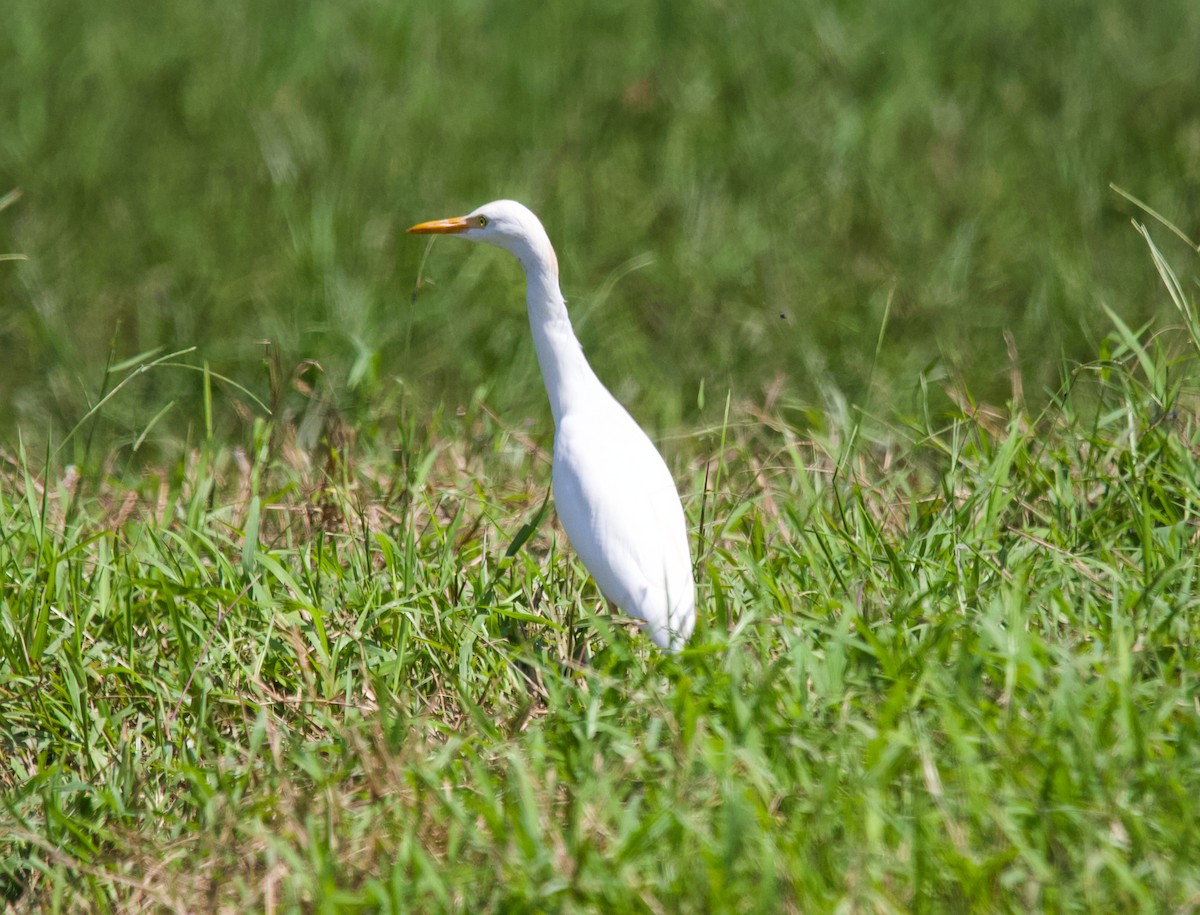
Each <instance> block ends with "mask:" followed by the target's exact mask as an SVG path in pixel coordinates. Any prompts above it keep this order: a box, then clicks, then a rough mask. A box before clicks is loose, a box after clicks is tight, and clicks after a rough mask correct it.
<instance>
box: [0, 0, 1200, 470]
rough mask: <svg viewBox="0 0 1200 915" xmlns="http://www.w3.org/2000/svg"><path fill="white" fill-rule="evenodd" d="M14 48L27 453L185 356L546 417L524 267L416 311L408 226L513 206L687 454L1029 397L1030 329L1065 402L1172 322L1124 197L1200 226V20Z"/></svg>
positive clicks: (101, 15)
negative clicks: (980, 401) (1118, 352)
mask: <svg viewBox="0 0 1200 915" xmlns="http://www.w3.org/2000/svg"><path fill="white" fill-rule="evenodd" d="M4 21H5V28H4V29H3V30H0V123H2V124H4V125H5V128H4V131H3V134H4V135H3V138H2V139H0V194H2V193H6V192H7V191H8V190H9V189H10V188H13V187H19V188H21V189H22V191H23V192H24V196H23V197H22V199H21V200H20V201H19V202H18V203H17V204H16V205H15V206H13V207H11V208H10V209H8V210H5V211H4V212H3V213H0V251H17V252H23V253H25V254H27V255H29V257H30V260H29V261H27V262H22V263H18V264H4V265H0V301H3V302H4V304H5V310H4V317H3V319H2V320H0V343H3V345H4V347H5V351H6V353H7V356H6V360H5V363H6V364H5V366H4V367H2V368H0V429H2V430H5V431H6V433H8V434H7V435H6V438H9V437H10V436H11V431H12V430H13V429H14V427H16V426H18V425H19V426H20V428H21V429H22V432H23V434H24V435H25V436H26V437H27V438H33V437H37V438H39V439H42V438H44V437H45V436H46V435H47V434H48V433H53V434H56V435H58V436H61V435H62V434H63V432H64V431H65V429H67V428H70V426H71V425H72V424H73V423H74V422H75V421H76V419H77V418H78V417H79V416H80V415H82V414H83V413H85V412H86V411H87V409H88V408H89V406H90V405H91V403H92V402H94V400H95V398H96V396H97V395H96V391H97V389H98V387H99V385H100V381H101V379H102V378H103V377H104V369H105V366H106V365H107V364H108V363H109V362H110V361H121V360H123V359H128V358H132V357H133V356H136V355H138V354H140V353H143V352H146V351H150V350H152V349H155V348H158V347H161V348H162V349H161V351H162V352H170V351H175V350H179V349H183V348H185V347H189V346H196V347H198V352H199V354H200V356H199V358H202V359H206V360H208V361H209V363H210V364H211V365H212V367H213V370H214V371H216V372H219V373H221V374H223V375H226V376H229V377H232V378H235V379H237V380H239V381H241V382H242V383H244V384H246V385H248V386H251V387H252V389H253V390H254V391H255V392H256V393H257V394H258V395H259V396H260V397H262V398H263V399H264V400H266V401H268V403H271V405H272V406H278V407H279V408H281V409H283V410H288V409H296V408H298V403H299V401H298V399H297V398H296V396H295V395H294V394H293V393H292V392H291V391H290V388H289V386H288V384H287V381H288V379H289V378H290V375H291V372H292V370H293V368H294V367H296V366H298V365H301V364H304V361H305V360H315V361H316V362H317V363H319V364H320V366H321V367H322V369H323V370H324V372H325V373H326V377H327V378H328V380H329V383H330V385H331V386H332V388H333V390H335V391H337V393H338V399H339V405H340V406H341V408H342V409H343V410H344V411H345V412H346V414H347V415H348V416H350V417H351V418H352V419H353V420H354V421H355V422H356V423H357V422H360V421H362V420H363V419H364V418H365V417H368V416H370V415H371V414H372V413H373V412H375V409H374V405H375V404H376V403H377V402H378V401H379V400H380V399H381V398H383V397H385V396H387V395H386V392H387V389H388V388H390V387H391V386H392V385H393V384H395V383H396V379H401V380H402V382H403V383H404V384H405V385H407V386H408V387H409V388H410V389H411V390H412V392H413V396H414V397H418V398H421V402H422V403H423V404H425V405H426V406H432V405H433V404H436V403H438V402H447V403H450V404H453V405H455V406H457V405H459V404H464V403H466V402H468V401H469V400H470V399H471V396H472V394H473V393H474V392H475V391H476V390H477V389H478V388H480V387H481V386H487V387H488V388H490V389H491V390H492V391H494V392H496V393H497V395H499V396H500V397H502V399H503V402H504V403H505V404H506V405H507V406H508V410H506V413H508V415H518V416H523V415H526V414H532V415H541V416H546V415H548V414H547V413H545V412H544V411H545V409H546V408H545V405H544V403H543V398H542V394H541V391H540V390H539V389H538V383H537V379H536V368H535V366H534V362H533V359H532V349H531V345H530V343H529V339H528V331H527V328H526V326H525V316H524V312H523V309H522V308H521V307H520V304H519V302H520V293H519V272H518V271H517V269H516V268H515V267H514V266H513V265H511V264H509V263H507V262H506V261H504V259H503V258H504V255H503V254H502V253H496V252H491V251H484V250H471V251H469V252H468V251H463V250H462V248H461V246H456V245H454V244H452V243H446V244H439V245H436V246H435V247H434V250H433V252H432V254H431V255H430V257H429V260H428V262H427V263H426V270H425V276H426V279H427V280H429V281H431V283H432V284H433V285H432V286H431V287H430V288H429V290H428V291H427V292H428V294H426V295H424V296H421V297H419V298H417V299H416V301H415V302H414V301H413V300H412V297H411V293H412V290H413V286H414V282H415V278H416V275H417V272H418V266H419V264H420V262H421V259H422V257H423V254H424V246H423V245H422V244H421V243H420V242H418V241H416V240H414V239H411V238H407V237H405V236H404V235H403V230H404V229H405V228H406V227H407V226H410V225H412V224H413V223H414V222H417V221H419V220H422V219H429V218H434V217H440V216H446V215H452V214H456V213H461V212H465V211H467V210H469V209H470V208H472V207H474V206H476V205H478V204H480V203H483V202H484V201H486V200H489V199H494V198H496V197H501V196H511V197H516V198H518V199H521V200H523V201H525V202H527V203H528V204H529V205H531V206H532V207H533V208H534V209H535V210H536V211H537V212H539V213H540V214H541V215H542V216H543V217H544V220H545V222H546V224H547V226H548V227H549V229H550V232H551V237H552V238H553V239H554V241H555V243H556V244H557V246H558V248H559V254H560V260H561V262H562V266H563V276H564V282H565V287H566V294H567V297H568V300H569V301H570V303H571V305H572V308H573V311H574V314H575V318H576V322H577V324H578V325H579V330H580V334H581V336H582V338H583V342H584V344H585V346H586V347H587V348H588V351H589V352H590V353H591V354H592V356H593V358H594V360H595V361H596V363H597V368H598V370H599V371H600V372H601V375H602V377H606V378H613V379H619V380H620V387H621V390H620V392H619V393H621V395H622V396H623V397H624V398H625V399H626V400H627V401H629V402H631V403H632V404H634V405H635V406H636V407H637V408H638V411H639V414H640V415H641V416H643V417H645V419H646V420H647V421H648V422H650V423H651V424H652V425H653V426H654V427H655V428H657V429H659V430H661V431H662V432H664V433H669V432H673V431H675V430H676V429H678V428H680V426H681V425H683V426H688V427H691V426H695V425H703V424H707V423H713V422H717V421H719V418H720V404H721V403H722V402H723V400H724V393H725V392H726V391H727V390H732V391H733V392H734V397H735V399H737V400H743V399H749V400H757V399H761V398H763V397H764V396H765V395H764V392H767V391H772V390H775V389H776V388H778V387H780V386H782V390H783V393H784V394H785V395H787V396H789V397H792V398H795V399H799V400H801V401H803V402H819V401H820V400H821V399H822V398H823V397H825V396H827V394H828V392H830V391H840V392H844V394H845V396H847V397H848V398H849V399H851V400H852V401H855V402H857V401H860V400H861V399H863V398H864V397H866V396H876V397H881V398H883V399H884V400H886V401H893V400H897V401H900V402H902V403H903V404H904V405H905V406H906V408H911V407H912V405H913V404H915V403H917V402H918V401H919V400H920V394H919V392H918V391H916V390H915V387H916V385H915V383H914V379H916V378H918V377H919V376H922V375H926V376H929V377H930V378H931V380H932V386H933V389H934V390H940V389H941V388H942V386H943V384H945V379H947V378H949V379H952V380H953V381H954V382H955V383H958V382H959V381H960V380H961V382H962V383H964V384H966V385H967V386H968V387H969V388H970V389H971V390H973V391H976V392H978V394H979V395H980V396H982V397H987V398H990V399H997V398H1002V397H1003V396H1005V393H1006V391H1007V386H1008V381H1007V378H1008V370H1009V363H1010V357H1009V354H1008V351H1007V348H1006V346H1005V341H1004V332H1005V331H1006V330H1007V331H1009V332H1011V334H1012V337H1013V341H1014V346H1015V351H1016V354H1017V359H1018V361H1019V365H1020V367H1021V371H1022V374H1023V376H1024V377H1025V379H1026V382H1027V388H1028V391H1027V394H1028V396H1029V398H1030V399H1031V400H1033V401H1039V402H1040V401H1041V400H1043V399H1044V394H1043V391H1044V389H1046V388H1049V389H1050V390H1053V389H1054V388H1056V387H1057V385H1058V383H1059V381H1060V376H1061V372H1060V363H1061V361H1062V358H1063V356H1064V355H1065V356H1066V357H1067V358H1068V359H1069V360H1072V361H1086V360H1088V359H1091V358H1093V357H1094V355H1095V353H1096V351H1097V348H1098V346H1099V345H1100V339H1101V338H1102V337H1103V335H1104V333H1105V332H1106V329H1107V324H1106V323H1105V321H1104V320H1103V318H1102V316H1101V306H1102V305H1103V304H1108V305H1110V306H1112V307H1117V308H1119V310H1120V311H1121V314H1122V317H1123V318H1124V320H1125V321H1126V322H1127V323H1129V324H1131V325H1134V326H1136V325H1138V324H1140V323H1142V322H1143V321H1145V320H1147V319H1149V318H1150V317H1155V316H1156V317H1158V318H1160V319H1161V318H1163V316H1164V315H1165V314H1166V312H1165V310H1164V309H1163V308H1162V307H1161V302H1162V299H1161V296H1159V295H1158V294H1157V290H1156V284H1157V279H1156V277H1155V275H1154V272H1153V270H1151V269H1149V265H1148V263H1147V262H1146V260H1145V258H1144V257H1142V256H1141V253H1140V252H1139V251H1138V250H1137V246H1136V245H1130V244H1129V242H1128V219H1129V217H1130V216H1134V215H1137V212H1138V211H1137V209H1136V208H1135V207H1133V206H1131V205H1130V204H1129V203H1128V202H1127V201H1125V200H1124V199H1123V198H1122V197H1120V196H1119V195H1117V194H1114V193H1112V192H1111V191H1110V190H1109V185H1110V184H1111V183H1115V184H1117V185H1118V186H1120V187H1122V188H1125V189H1127V190H1128V191H1129V192H1130V193H1132V194H1134V195H1135V196H1137V197H1139V198H1141V199H1142V200H1145V201H1146V202H1147V203H1149V204H1150V205H1151V206H1154V207H1155V208H1157V209H1158V210H1160V211H1161V212H1162V213H1163V214H1164V215H1165V216H1166V217H1167V218H1169V219H1172V220H1174V221H1176V222H1178V223H1179V224H1180V225H1181V226H1182V227H1183V228H1184V229H1185V230H1187V231H1188V232H1189V233H1190V234H1191V235H1193V236H1196V235H1197V234H1200V233H1198V232H1197V231H1196V226H1195V213H1196V212H1197V207H1198V205H1200V114H1198V113H1197V112H1198V109H1197V106H1196V104H1195V87H1196V85H1197V84H1200V7H1198V6H1197V5H1196V4H1195V3H1194V2H1191V0H1162V2H1156V3H1154V4H1153V6H1151V7H1145V6H1144V5H1138V4H1130V3H1128V2H1122V0H1098V2H1089V3H1082V2H1060V3H1053V4H1046V3H1040V2H1037V0H1005V2H1004V3H1003V4H1002V5H1000V6H999V7H997V8H990V7H989V8H980V7H974V6H962V5H957V6H953V7H948V6H947V5H946V4H944V3H934V2H928V0H926V2H910V3H889V4H882V5H881V4H878V3H862V2H839V3H830V2H826V0H799V2H790V0H789V2H783V0H751V2H747V3H743V4H739V5H738V7H737V9H733V8H732V7H729V6H728V5H726V4H719V3H715V2H711V0H703V2H699V3H696V4H693V5H691V6H690V7H689V8H688V9H687V10H686V11H685V10H684V9H681V8H678V6H677V4H674V3H670V2H666V0H662V2H656V3H643V2H635V0H619V2H615V3H606V4H604V5H603V6H602V7H597V6H594V5H579V6H576V7H572V8H570V9H559V8H555V7H547V6H546V5H545V4H540V3H531V2H526V3H507V4H491V5H488V4H481V3H479V2H477V0H447V2H443V3H439V4H438V5H437V8H436V11H435V10H431V9H425V8H424V7H422V6H421V5H420V4H412V3H392V2H387V3H384V2H378V0H352V2H348V3H341V4H333V5H331V4H318V3H305V2H299V3H297V2H279V0H276V2H271V3H265V4H255V5H252V6H247V5H246V4H245V3H242V2H239V0H214V2H211V3H205V4H201V5H196V4H192V3H186V2H181V0H177V2H167V3H165V4H163V5H160V6H159V7H158V8H156V10H155V11H154V12H153V13H152V14H150V13H144V12H143V11H142V10H135V9H133V8H131V7H129V6H128V5H127V4H122V3H119V2H115V0H101V2H98V3H93V4H89V5H88V7H87V9H86V10H80V9H79V8H78V5H77V4H74V3H69V2H66V0H47V2H43V3H19V4H15V5H13V9H10V10H6V12H5V17H4ZM1170 253H1171V254H1173V255H1174V256H1179V252H1177V251H1172V252H1170ZM501 265H503V266H501ZM889 303H890V308H891V320H890V321H889V323H888V328H887V339H886V344H887V345H886V346H885V347H884V348H883V349H882V350H881V351H880V352H879V354H878V358H877V357H876V347H875V343H876V339H877V336H878V333H879V328H880V325H881V324H882V323H883V318H884V314H885V312H886V311H887V309H888V307H889ZM781 315H783V317H782V318H781V317H780V316H781ZM261 340H270V341H272V345H273V346H274V348H275V350H276V351H277V353H278V358H279V361H280V363H281V365H282V366H283V368H284V373H283V375H282V381H283V385H282V388H281V392H280V393H281V396H282V403H279V404H275V403H272V402H271V400H270V398H269V397H268V396H267V392H266V391H264V390H263V388H264V386H263V385H262V373H261V368H260V367H261V362H262V347H261V345H260V343H259V341H261ZM873 365H874V366H875V369H876V371H875V372H874V375H873V376H872V374H871V368H872V366H873ZM868 377H872V378H873V385H874V390H872V389H870V388H869V387H868V384H867V379H868ZM701 383H704V384H705V387H706V390H707V391H708V392H709V393H710V394H712V395H714V397H713V398H710V399H711V400H713V401H714V402H715V403H716V407H717V409H716V410H715V411H714V410H713V409H709V410H701V409H699V408H697V406H696V399H697V398H696V394H697V391H698V389H699V386H700V384H701ZM135 394H136V395H137V396H134V395H135ZM168 404H173V406H171V407H170V408H169V409H168V410H167V412H166V413H165V414H164V415H163V416H162V417H161V418H160V419H159V420H158V423H157V424H156V426H155V428H154V429H153V430H152V431H151V434H150V436H149V438H148V440H147V443H148V444H149V445H159V444H162V445H163V446H164V448H165V450H166V452H167V454H168V455H173V454H174V453H175V451H176V449H177V447H178V442H179V440H180V439H182V438H184V437H185V436H186V434H187V429H188V428H189V425H192V426H194V418H195V417H196V415H197V414H198V410H199V404H198V402H197V398H196V386H195V385H194V384H191V383H190V381H189V379H187V378H186V377H184V376H179V375H155V376H153V377H152V378H150V379H143V380H141V381H139V383H138V384H137V385H135V386H133V388H132V389H131V390H129V391H128V392H127V393H126V396H125V397H124V398H122V399H121V400H120V401H119V402H117V403H114V404H112V405H111V407H110V409H109V410H107V411H106V412H105V414H104V417H103V422H102V424H101V426H100V428H99V429H98V430H97V435H98V436H99V438H97V439H96V441H97V442H100V441H104V442H108V443H119V444H122V445H124V446H126V447H128V446H129V445H131V444H132V443H133V442H134V441H136V440H137V439H138V438H139V436H141V435H142V433H143V432H144V431H145V429H146V426H147V425H148V423H149V422H150V420H151V419H153V418H155V417H157V416H158V415H159V412H160V411H161V410H163V408H164V407H166V406H167V405H168ZM216 422H217V429H218V431H220V432H221V433H222V434H223V435H231V434H235V433H237V434H240V435H244V434H247V432H246V430H245V429H244V428H242V427H241V425H240V424H239V422H238V419H237V415H236V414H235V413H233V412H232V411H225V412H223V413H221V414H219V415H218V416H217V417H216ZM104 451H105V449H103V448H102V449H100V453H101V454H103V453H104ZM71 459H72V460H75V461H76V462H77V463H81V464H82V463H87V462H88V461H89V460H95V459H96V456H95V455H85V454H83V453H75V454H73V455H72V457H71Z"/></svg>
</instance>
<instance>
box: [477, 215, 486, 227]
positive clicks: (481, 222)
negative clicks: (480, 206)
mask: <svg viewBox="0 0 1200 915" xmlns="http://www.w3.org/2000/svg"><path fill="white" fill-rule="evenodd" d="M475 221H476V222H478V223H479V228H481V229H482V228H483V227H484V226H486V225H487V217H486V216H476V217H475Z"/></svg>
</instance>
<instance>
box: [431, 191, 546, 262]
mask: <svg viewBox="0 0 1200 915" xmlns="http://www.w3.org/2000/svg"><path fill="white" fill-rule="evenodd" d="M408 231H409V232H410V233H412V234H415V235H457V236H458V237H459V238H465V239H467V240H468V241H481V242H483V243H484V244H488V245H494V246H496V247H497V248H503V249H504V250H505V251H508V252H509V253H510V254H513V255H515V256H516V258H517V260H519V261H520V262H521V265H522V266H523V267H524V268H525V270H526V272H528V271H530V270H531V269H535V268H537V267H543V268H550V269H552V270H553V271H554V274H555V275H556V276H557V274H558V260H557V258H555V256H554V249H553V248H552V247H551V246H550V238H549V236H547V235H546V230H545V229H544V228H543V227H542V223H541V221H540V220H538V218H537V217H536V216H534V215H533V213H532V212H531V211H530V210H529V209H528V208H527V207H525V206H523V205H522V204H519V203H517V202H516V201H515V200H493V201H492V202H491V203H485V204H484V205H483V206H481V207H478V208H477V209H475V210H472V211H471V212H470V213H468V214H467V215H466V216H454V217H451V218H450V219H435V220H433V221H432V222H423V223H420V224H419V225H415V226H413V227H412V228H411V229H409V230H408Z"/></svg>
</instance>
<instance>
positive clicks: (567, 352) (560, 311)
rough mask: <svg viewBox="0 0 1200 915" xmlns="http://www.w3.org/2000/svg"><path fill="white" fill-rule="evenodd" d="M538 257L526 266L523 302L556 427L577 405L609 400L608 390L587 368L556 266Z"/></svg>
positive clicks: (589, 368) (522, 261)
mask: <svg viewBox="0 0 1200 915" xmlns="http://www.w3.org/2000/svg"><path fill="white" fill-rule="evenodd" d="M553 258H554V254H553V251H551V254H550V260H549V261H547V260H546V259H545V258H537V259H536V262H535V263H532V264H531V263H527V262H526V260H525V258H521V263H522V265H524V266H525V277H526V281H527V283H528V286H527V288H526V291H525V302H526V305H527V306H528V309H529V327H530V329H531V330H532V331H533V345H534V348H535V349H536V350H537V358H538V365H539V366H540V367H541V370H542V381H543V382H545V385H546V393H547V394H548V395H549V397H550V412H551V413H553V414H554V424H555V426H558V425H559V424H560V423H561V422H562V418H563V416H564V415H565V414H566V413H568V412H569V411H570V410H571V408H572V407H573V406H575V405H577V404H580V403H582V402H583V401H585V400H587V399H588V398H589V396H591V397H595V396H596V395H597V394H599V395H600V396H603V397H609V396H610V395H609V394H608V391H607V390H606V389H605V387H604V386H603V385H602V384H601V383H600V379H599V378H597V377H596V373H595V372H593V371H592V367H591V366H590V365H588V361H587V358H586V357H585V356H584V355H583V347H581V346H580V345H579V340H578V339H577V338H576V336H575V331H574V329H573V328H572V327H571V319H570V317H569V316H568V315H567V303H566V301H565V300H564V299H563V294H562V290H560V289H559V286H558V264H557V263H556V262H555V261H554V260H553Z"/></svg>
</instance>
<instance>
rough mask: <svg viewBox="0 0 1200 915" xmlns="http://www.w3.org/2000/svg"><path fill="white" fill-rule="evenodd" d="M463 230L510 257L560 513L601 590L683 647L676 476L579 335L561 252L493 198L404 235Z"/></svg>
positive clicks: (683, 552) (687, 569) (687, 575)
mask: <svg viewBox="0 0 1200 915" xmlns="http://www.w3.org/2000/svg"><path fill="white" fill-rule="evenodd" d="M408 231H409V232H415V233H420V234H439V235H457V236H458V237H460V238H465V239H467V240H469V241H479V242H484V243H485V244H489V245H495V246H496V247H498V248H503V249H504V250H506V251H508V252H509V253H511V254H513V255H514V256H515V257H516V258H517V260H519V261H520V262H521V266H522V267H523V268H524V269H525V279H526V284H527V287H526V296H525V299H526V305H527V306H528V309H529V325H530V328H531V329H532V330H533V343H534V347H535V348H536V349H537V358H538V364H539V366H540V367H541V370H542V379H543V381H545V383H546V393H547V394H548V395H549V396H550V412H551V413H553V414H554V463H553V469H552V482H553V486H554V503H555V507H556V508H557V510H558V517H559V520H560V521H561V522H562V526H563V528H564V529H565V530H566V532H567V537H568V538H569V539H570V541H571V545H572V546H573V547H574V548H575V551H576V552H577V553H578V554H579V558H580V559H582V560H583V564H584V566H586V567H587V570H588V571H589V572H590V573H591V574H592V577H593V578H594V579H595V580H596V584H597V585H598V586H599V588H600V591H601V593H602V594H603V595H604V596H605V597H606V598H607V599H608V600H610V601H612V602H613V603H614V604H616V605H617V606H618V607H619V608H620V609H621V610H623V611H624V612H625V613H627V614H629V615H630V616H632V617H635V618H636V619H638V620H641V621H642V627H643V629H645V631H646V634H647V635H649V636H650V638H651V639H652V640H653V641H654V643H655V644H656V645H658V646H659V647H661V648H666V649H668V650H670V651H678V650H679V649H680V648H681V647H682V646H683V644H684V643H685V642H686V641H687V640H688V638H689V637H690V636H691V634H692V627H693V626H694V625H695V621H696V609H695V583H694V582H693V580H692V563H691V557H690V554H689V551H688V540H687V524H686V522H685V520H684V516H683V507H682V505H680V502H679V494H678V493H677V492H676V490H675V481H674V480H673V479H672V478H671V473H670V471H668V470H667V465H666V464H665V463H664V462H663V459H662V457H661V456H660V455H659V453H658V451H657V450H656V449H655V447H654V445H653V444H651V442H650V439H649V438H648V437H647V436H646V433H645V432H643V431H642V429H641V427H639V426H638V424H637V423H636V422H634V420H633V418H632V417H631V416H630V415H629V413H628V412H627V411H626V410H625V408H624V407H622V406H621V404H620V403H618V402H617V400H616V398H615V397H613V396H612V394H610V393H609V392H608V389H607V388H605V387H604V385H603V384H601V382H600V379H599V378H597V377H596V373H595V372H593V371H592V367H591V366H590V365H589V364H588V361H587V359H586V358H585V357H584V355H583V348H582V347H581V346H580V345H579V340H578V339H576V337H575V331H574V330H573V329H572V327H571V319H570V318H569V317H568V316H567V305H566V302H565V300H564V299H563V295H562V291H561V290H560V288H559V284H558V258H557V257H555V255H554V248H553V247H551V245H550V238H549V237H548V236H547V235H546V230H545V229H544V228H543V227H542V224H541V222H540V221H539V220H538V218H537V217H536V216H535V215H534V214H533V213H532V212H530V211H529V210H528V209H527V208H525V207H524V206H522V205H521V204H519V203H516V202H514V201H512V200H497V201H495V202H493V203H488V204H485V205H484V206H481V207H480V208H479V209H477V210H475V211H474V212H472V213H470V214H468V215H466V216H459V217H455V218H453V219H439V220H435V221H433V222H423V223H421V224H420V225H416V226H413V227H412V228H411V229H409V230H408Z"/></svg>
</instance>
